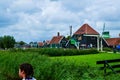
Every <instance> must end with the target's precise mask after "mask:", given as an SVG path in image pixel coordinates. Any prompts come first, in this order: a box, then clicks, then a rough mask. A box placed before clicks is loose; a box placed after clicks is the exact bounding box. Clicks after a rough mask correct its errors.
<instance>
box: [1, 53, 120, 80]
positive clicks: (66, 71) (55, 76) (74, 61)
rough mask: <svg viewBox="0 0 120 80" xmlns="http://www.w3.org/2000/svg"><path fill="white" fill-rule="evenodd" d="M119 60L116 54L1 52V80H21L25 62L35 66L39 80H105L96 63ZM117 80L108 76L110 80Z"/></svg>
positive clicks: (118, 55) (36, 76) (114, 76)
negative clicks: (73, 54)
mask: <svg viewBox="0 0 120 80" xmlns="http://www.w3.org/2000/svg"><path fill="white" fill-rule="evenodd" d="M48 52H49V51H48ZM118 58H120V54H114V53H98V54H89V55H78V56H61V57H49V56H43V55H40V53H38V52H37V51H33V52H30V51H0V80H20V79H19V76H18V69H19V65H20V64H21V63H24V62H28V63H31V64H32V65H33V67H34V70H35V74H34V76H35V78H36V79H37V80H104V76H103V74H99V71H98V69H97V65H96V61H98V60H106V59H118ZM88 65H89V66H88ZM115 78H116V79H115ZM117 79H119V77H117V76H116V75H112V77H111V76H108V80H117Z"/></svg>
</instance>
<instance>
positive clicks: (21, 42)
mask: <svg viewBox="0 0 120 80" xmlns="http://www.w3.org/2000/svg"><path fill="white" fill-rule="evenodd" d="M16 43H17V44H20V45H24V44H26V43H25V42H24V41H20V42H16Z"/></svg>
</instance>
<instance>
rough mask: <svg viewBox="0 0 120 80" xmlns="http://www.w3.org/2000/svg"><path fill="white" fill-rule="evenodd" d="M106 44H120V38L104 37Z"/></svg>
mask: <svg viewBox="0 0 120 80" xmlns="http://www.w3.org/2000/svg"><path fill="white" fill-rule="evenodd" d="M105 40H106V42H107V44H108V46H116V45H118V44H120V38H109V39H105Z"/></svg>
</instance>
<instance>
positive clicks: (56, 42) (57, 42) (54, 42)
mask: <svg viewBox="0 0 120 80" xmlns="http://www.w3.org/2000/svg"><path fill="white" fill-rule="evenodd" d="M63 37H64V36H54V37H53V38H52V40H51V41H50V44H59V43H60V41H61V40H62V39H63Z"/></svg>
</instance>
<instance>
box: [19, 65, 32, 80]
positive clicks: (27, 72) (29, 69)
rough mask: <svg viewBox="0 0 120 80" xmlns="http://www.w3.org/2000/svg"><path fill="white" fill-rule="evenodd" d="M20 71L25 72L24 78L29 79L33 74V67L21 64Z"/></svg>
mask: <svg viewBox="0 0 120 80" xmlns="http://www.w3.org/2000/svg"><path fill="white" fill-rule="evenodd" d="M20 70H21V71H24V72H25V75H26V78H27V77H31V76H33V74H34V71H33V67H32V65H31V64H29V63H23V64H21V65H20Z"/></svg>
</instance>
